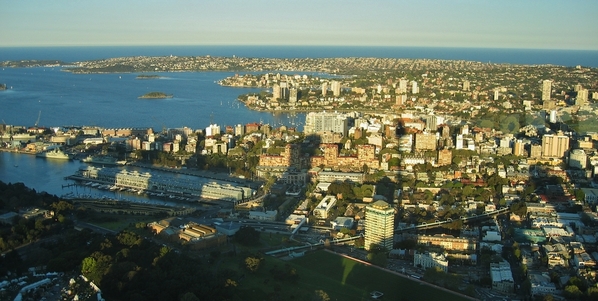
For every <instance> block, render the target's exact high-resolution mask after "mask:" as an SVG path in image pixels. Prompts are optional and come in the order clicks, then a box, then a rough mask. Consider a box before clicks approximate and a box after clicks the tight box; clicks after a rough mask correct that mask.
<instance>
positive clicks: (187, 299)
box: [181, 292, 199, 301]
mask: <svg viewBox="0 0 598 301" xmlns="http://www.w3.org/2000/svg"><path fill="white" fill-rule="evenodd" d="M181 301H199V298H197V296H195V294H194V293H192V292H187V293H185V294H184V295H183V296H181Z"/></svg>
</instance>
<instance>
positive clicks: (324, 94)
mask: <svg viewBox="0 0 598 301" xmlns="http://www.w3.org/2000/svg"><path fill="white" fill-rule="evenodd" d="M326 93H328V83H327V82H324V83H322V96H326Z"/></svg>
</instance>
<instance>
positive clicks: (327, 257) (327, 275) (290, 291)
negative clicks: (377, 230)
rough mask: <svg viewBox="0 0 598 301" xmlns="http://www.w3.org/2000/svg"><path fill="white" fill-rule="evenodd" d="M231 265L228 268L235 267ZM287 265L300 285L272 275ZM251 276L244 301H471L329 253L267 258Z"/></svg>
mask: <svg viewBox="0 0 598 301" xmlns="http://www.w3.org/2000/svg"><path fill="white" fill-rule="evenodd" d="M238 260H241V259H240V258H238ZM230 263H231V262H229V264H225V265H227V266H228V267H229V268H233V266H232V265H230ZM287 265H288V267H290V268H293V269H295V270H296V272H297V274H298V275H299V280H298V281H297V282H294V283H291V282H285V281H280V280H277V279H274V278H273V277H272V276H271V275H270V272H269V271H270V270H271V269H272V268H273V267H275V266H278V267H284V266H287ZM237 267H238V264H237ZM241 273H243V272H241ZM247 276H248V277H245V278H244V279H243V280H242V281H240V283H239V284H240V285H239V289H240V291H241V294H242V296H243V300H267V299H272V298H271V297H269V296H272V295H276V296H277V297H278V298H274V299H277V300H311V299H312V295H313V293H314V291H316V290H323V291H325V292H326V293H327V294H328V295H329V296H330V300H331V301H334V300H343V301H345V300H346V301H351V300H356V301H358V300H359V301H361V300H370V299H371V298H370V292H372V291H380V292H383V293H384V297H383V299H382V300H393V301H402V300H405V301H407V300H413V301H415V300H447V301H464V300H467V299H466V298H463V297H461V296H458V295H455V294H451V293H449V292H446V291H442V290H439V289H437V288H435V287H432V286H429V285H425V284H420V283H419V282H416V281H414V280H411V279H408V278H404V277H401V276H398V275H395V274H392V273H389V272H386V271H383V270H380V269H378V268H376V267H372V266H368V265H365V264H362V263H359V262H357V261H354V260H351V259H348V258H345V257H342V256H340V255H337V254H334V253H330V252H326V251H316V252H313V253H309V254H306V255H305V256H303V257H299V258H295V259H292V260H289V261H285V260H281V259H278V258H273V257H268V256H266V257H265V258H264V263H263V265H262V267H261V268H260V270H259V271H258V272H257V273H256V274H249V275H247Z"/></svg>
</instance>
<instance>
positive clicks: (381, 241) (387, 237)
mask: <svg viewBox="0 0 598 301" xmlns="http://www.w3.org/2000/svg"><path fill="white" fill-rule="evenodd" d="M394 217H395V211H394V209H393V208H392V207H391V206H390V205H389V204H388V203H387V202H385V201H376V202H374V203H373V204H371V205H368V206H366V207H365V246H364V247H365V249H366V250H368V251H369V250H370V249H371V247H372V245H378V246H381V247H384V248H386V249H387V250H392V247H393V243H394Z"/></svg>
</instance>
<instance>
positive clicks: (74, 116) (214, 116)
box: [0, 68, 305, 131]
mask: <svg viewBox="0 0 598 301" xmlns="http://www.w3.org/2000/svg"><path fill="white" fill-rule="evenodd" d="M153 74H154V73H153ZM155 74H157V75H159V76H160V79H151V80H139V79H136V77H137V75H138V74H136V73H125V74H72V73H69V72H64V71H61V69H60V68H3V69H0V82H3V83H6V85H7V86H8V87H9V89H7V90H6V91H2V92H1V93H0V106H2V110H1V111H0V118H1V119H2V120H3V121H4V122H5V123H7V124H14V125H25V126H33V125H34V124H35V122H36V120H37V119H38V117H39V119H40V121H39V125H40V126H45V127H52V126H65V125H88V126H101V127H107V128H123V127H152V128H154V129H156V130H158V131H159V130H161V129H162V127H168V128H178V127H184V126H187V127H190V128H193V129H198V128H205V127H207V126H208V125H209V124H210V123H217V124H219V125H221V126H224V125H236V124H239V123H241V124H245V123H250V122H262V123H268V124H270V125H271V126H273V127H276V126H280V125H283V124H284V125H291V124H292V123H295V122H297V123H299V122H302V121H304V120H305V114H297V115H288V114H284V113H281V114H272V113H268V112H256V111H251V110H249V109H247V108H246V107H245V106H244V105H243V104H242V103H241V102H239V101H238V100H237V97H238V96H239V95H241V94H245V93H251V92H259V91H261V90H259V89H250V88H231V87H223V86H220V85H218V84H217V83H216V81H218V80H221V79H223V78H225V77H227V76H231V75H234V73H231V72H169V73H167V72H161V73H160V72H158V73H155ZM152 91H160V92H164V93H166V94H172V95H173V96H174V97H172V98H167V99H139V96H141V95H143V94H146V93H148V92H152ZM40 112H41V113H40Z"/></svg>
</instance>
